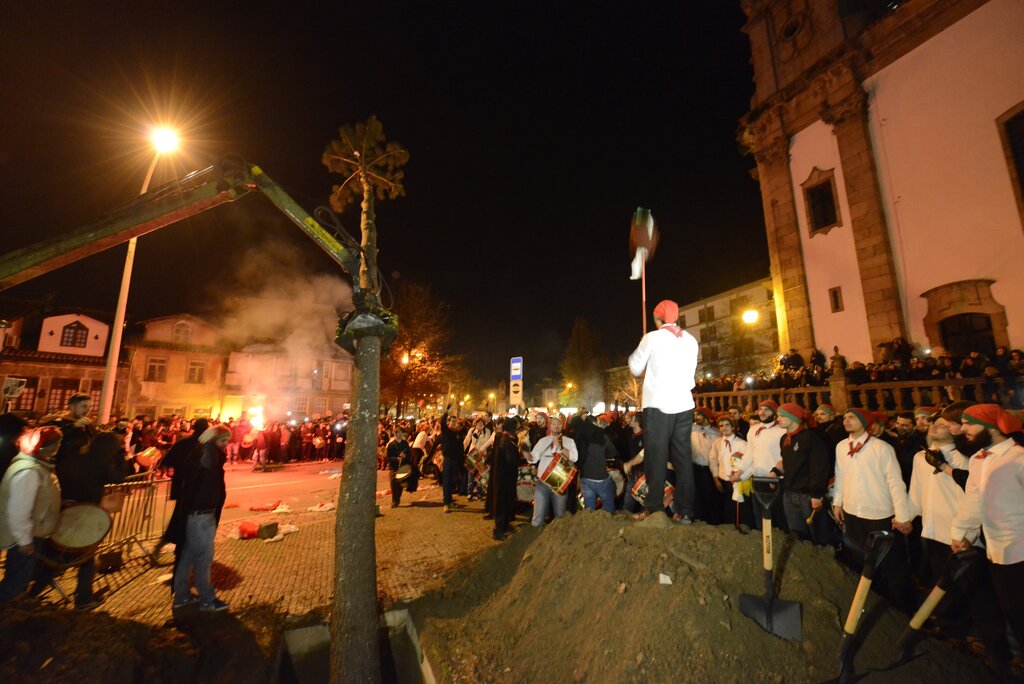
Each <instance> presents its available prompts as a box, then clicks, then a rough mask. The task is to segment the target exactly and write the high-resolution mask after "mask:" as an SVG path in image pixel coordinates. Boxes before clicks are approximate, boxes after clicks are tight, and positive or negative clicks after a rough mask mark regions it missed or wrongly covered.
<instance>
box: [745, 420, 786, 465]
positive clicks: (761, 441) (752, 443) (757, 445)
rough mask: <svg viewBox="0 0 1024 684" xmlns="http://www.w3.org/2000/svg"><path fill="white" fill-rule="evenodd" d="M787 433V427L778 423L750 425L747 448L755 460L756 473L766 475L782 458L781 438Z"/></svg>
mask: <svg viewBox="0 0 1024 684" xmlns="http://www.w3.org/2000/svg"><path fill="white" fill-rule="evenodd" d="M785 434H786V429H785V428H784V427H782V426H781V425H779V424H778V423H762V424H760V425H757V426H754V425H751V426H750V432H748V433H747V449H748V450H749V451H750V456H751V458H752V459H753V462H754V475H757V476H758V477H766V476H767V475H768V473H770V472H771V470H772V468H774V467H775V466H776V465H778V463H779V461H781V460H782V444H781V443H780V440H782V437H783V436H784V435H785Z"/></svg>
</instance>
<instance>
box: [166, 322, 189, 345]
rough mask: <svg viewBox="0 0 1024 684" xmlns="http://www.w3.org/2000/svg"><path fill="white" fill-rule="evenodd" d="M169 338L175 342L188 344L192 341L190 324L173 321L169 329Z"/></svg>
mask: <svg viewBox="0 0 1024 684" xmlns="http://www.w3.org/2000/svg"><path fill="white" fill-rule="evenodd" d="M171 339H172V340H173V341H174V342H175V343H176V344H189V343H190V342H192V326H191V325H189V324H188V323H175V324H174V328H172V329H171Z"/></svg>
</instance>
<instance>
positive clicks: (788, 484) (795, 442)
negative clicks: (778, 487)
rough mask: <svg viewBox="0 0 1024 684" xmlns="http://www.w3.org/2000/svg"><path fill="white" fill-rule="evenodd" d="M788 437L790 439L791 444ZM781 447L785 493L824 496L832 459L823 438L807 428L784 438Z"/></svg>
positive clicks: (815, 496)
mask: <svg viewBox="0 0 1024 684" xmlns="http://www.w3.org/2000/svg"><path fill="white" fill-rule="evenodd" d="M787 437H789V438H790V443H789V444H788V445H787V444H786V438H787ZM779 444H780V446H781V450H782V470H783V472H784V474H785V478H786V480H785V488H786V491H789V492H797V493H799V494H810V495H811V496H812V497H814V498H816V499H820V498H821V497H823V496H825V491H826V490H827V489H828V478H829V472H830V471H831V467H830V464H831V462H832V460H833V458H830V457H829V454H828V448H827V447H826V445H825V441H824V440H823V439H822V438H821V435H819V434H818V433H817V432H815V431H814V430H808V429H806V428H805V429H803V430H800V431H799V432H797V433H795V434H791V435H783V436H782V437H781V438H780V439H779Z"/></svg>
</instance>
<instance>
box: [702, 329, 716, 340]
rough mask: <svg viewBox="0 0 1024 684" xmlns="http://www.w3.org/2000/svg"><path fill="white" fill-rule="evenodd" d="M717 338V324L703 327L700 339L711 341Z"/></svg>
mask: <svg viewBox="0 0 1024 684" xmlns="http://www.w3.org/2000/svg"><path fill="white" fill-rule="evenodd" d="M717 339H718V328H716V327H715V326H713V325H710V326H708V327H706V328H703V329H701V331H700V341H701V342H711V341H713V340H717Z"/></svg>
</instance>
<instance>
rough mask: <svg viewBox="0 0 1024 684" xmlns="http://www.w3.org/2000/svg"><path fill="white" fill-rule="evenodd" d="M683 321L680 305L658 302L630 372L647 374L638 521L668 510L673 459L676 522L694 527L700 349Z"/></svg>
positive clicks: (630, 358)
mask: <svg viewBox="0 0 1024 684" xmlns="http://www.w3.org/2000/svg"><path fill="white" fill-rule="evenodd" d="M678 320H679V305H678V304H676V303H675V302H673V301H671V300H668V299H666V300H663V301H661V302H659V303H658V305H657V306H656V307H654V324H655V326H656V329H655V330H653V331H651V332H649V333H647V334H646V335H644V336H643V338H642V339H641V340H640V344H639V346H637V348H636V349H635V350H634V351H633V353H632V354H630V355H629V370H630V372H631V373H632V374H633V375H634V376H636V377H640V376H641V375H644V388H643V406H644V437H645V442H646V446H645V455H644V456H645V457H644V470H645V474H646V476H647V484H648V495H647V499H646V501H645V504H644V506H645V508H644V510H643V511H641V512H640V513H637V514H636V515H635V516H634V519H637V520H642V519H644V518H646V517H647V516H649V515H651V514H652V513H656V512H658V511H660V510H662V509H663V508H664V495H665V492H664V489H665V477H666V473H667V470H668V462H669V459H671V461H672V464H673V466H674V468H675V472H676V496H675V499H674V501H673V502H672V507H673V510H674V511H675V515H673V516H672V519H673V520H675V521H676V522H678V523H682V524H689V523H690V522H692V520H693V514H694V510H693V509H694V500H695V498H696V489H695V488H694V484H693V461H692V455H691V444H690V430H691V428H692V426H693V409H694V406H695V404H694V401H693V387H694V374H695V372H696V370H697V352H698V345H697V340H696V339H694V337H693V336H692V335H690V333H688V332H686V331H685V330H683V329H682V328H680V327H679V325H678V323H677V321H678Z"/></svg>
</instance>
